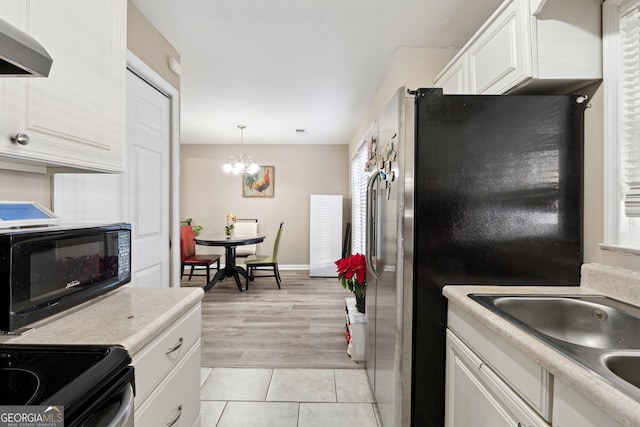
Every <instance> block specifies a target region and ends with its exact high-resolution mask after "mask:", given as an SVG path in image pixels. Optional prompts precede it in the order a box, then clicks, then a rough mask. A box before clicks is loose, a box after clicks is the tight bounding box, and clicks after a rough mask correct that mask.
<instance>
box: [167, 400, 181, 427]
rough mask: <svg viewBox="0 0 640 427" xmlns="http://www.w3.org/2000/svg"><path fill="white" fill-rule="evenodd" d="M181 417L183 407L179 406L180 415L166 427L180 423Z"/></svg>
mask: <svg viewBox="0 0 640 427" xmlns="http://www.w3.org/2000/svg"><path fill="white" fill-rule="evenodd" d="M181 416H182V405H180V406H178V415H176V417H175V418H174V419H173V420H171V422H169V423H167V424H166V427H171V426H173V425H175V423H177V422H178V420H179V419H180V417H181Z"/></svg>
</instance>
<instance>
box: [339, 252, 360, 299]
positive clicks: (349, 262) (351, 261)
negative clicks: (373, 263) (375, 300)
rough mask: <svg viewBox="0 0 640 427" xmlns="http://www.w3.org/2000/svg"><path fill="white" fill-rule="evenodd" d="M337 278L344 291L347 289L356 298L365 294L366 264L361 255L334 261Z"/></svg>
mask: <svg viewBox="0 0 640 427" xmlns="http://www.w3.org/2000/svg"><path fill="white" fill-rule="evenodd" d="M336 266H338V269H337V270H338V278H339V279H340V282H341V283H342V286H343V287H344V288H345V289H349V290H350V291H351V292H353V293H354V294H356V296H358V297H363V296H364V295H365V292H366V286H367V282H366V278H365V275H366V273H367V263H366V261H365V258H364V255H363V254H354V255H350V256H348V257H346V258H341V259H339V260H337V261H336Z"/></svg>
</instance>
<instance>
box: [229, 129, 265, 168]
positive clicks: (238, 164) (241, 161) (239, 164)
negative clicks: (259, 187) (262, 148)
mask: <svg viewBox="0 0 640 427" xmlns="http://www.w3.org/2000/svg"><path fill="white" fill-rule="evenodd" d="M245 128H246V126H245V125H238V129H240V157H237V158H236V157H235V156H229V160H227V163H225V164H224V165H223V166H222V170H223V171H224V172H226V173H233V174H235V175H238V174H241V173H247V174H249V175H255V174H256V173H257V172H258V171H259V170H260V166H259V165H258V164H257V163H256V162H254V161H253V157H251V156H248V157H247V158H246V159H245V158H244V157H243V156H242V155H243V152H242V147H243V145H242V144H243V142H244V129H245Z"/></svg>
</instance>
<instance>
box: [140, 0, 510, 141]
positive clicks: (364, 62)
mask: <svg viewBox="0 0 640 427" xmlns="http://www.w3.org/2000/svg"><path fill="white" fill-rule="evenodd" d="M132 1H133V3H134V4H135V5H136V7H137V8H138V9H139V10H140V11H141V12H142V14H143V15H144V16H145V17H146V18H147V19H148V20H149V21H150V22H151V23H152V24H153V25H154V26H155V27H156V28H157V29H158V31H160V33H162V35H163V36H164V37H165V38H166V39H167V40H168V41H169V43H171V45H173V47H174V48H175V49H176V50H177V51H178V52H179V53H180V55H181V66H182V67H181V68H182V76H181V81H180V85H181V87H180V96H181V100H180V102H181V113H180V114H181V140H182V143H193V144H229V143H232V144H233V143H240V131H239V130H238V129H237V125H239V124H244V125H246V126H247V128H246V129H245V131H244V143H245V144H347V143H349V141H350V139H351V138H352V137H353V136H354V135H353V133H354V132H355V129H356V127H357V125H358V123H359V121H360V120H361V117H362V115H363V114H364V112H365V110H366V108H367V105H368V103H369V102H370V101H371V98H372V96H373V94H374V93H375V91H376V89H377V87H378V85H379V83H380V81H381V80H382V78H383V76H384V74H385V72H386V70H387V68H388V67H389V65H390V63H391V60H392V59H393V57H394V54H395V51H396V50H397V48H398V47H436V48H450V47H461V46H462V45H464V43H465V42H466V41H467V40H468V39H469V37H470V36H471V35H472V34H473V33H474V32H475V31H476V30H477V29H478V28H479V27H480V26H481V25H482V23H483V22H484V21H485V20H486V19H487V18H488V17H489V16H490V15H491V13H492V12H493V11H494V10H495V9H496V8H497V6H498V5H499V4H500V2H501V0H271V1H263V0H233V1H221V0H182V1H175V0H132ZM296 129H305V130H306V135H305V136H300V135H298V133H296Z"/></svg>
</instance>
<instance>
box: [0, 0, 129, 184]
mask: <svg viewBox="0 0 640 427" xmlns="http://www.w3.org/2000/svg"><path fill="white" fill-rule="evenodd" d="M126 7H127V4H126V1H124V0H92V1H86V0H56V1H50V0H25V1H15V0H0V12H1V13H2V15H3V17H4V19H5V20H7V21H9V22H10V23H12V24H13V25H15V26H16V27H18V28H20V29H22V30H24V31H26V32H27V33H29V34H31V35H32V36H33V37H34V38H35V39H36V40H38V41H39V42H40V43H41V44H42V45H43V46H44V47H45V49H47V51H48V52H49V54H50V55H51V56H52V57H53V65H52V68H51V72H50V74H49V77H48V78H11V79H6V81H5V82H4V83H5V94H4V110H5V117H4V123H3V124H0V128H2V129H1V130H2V138H1V141H0V154H2V155H3V156H4V158H5V160H17V161H23V162H24V161H27V162H31V161H35V162H37V164H41V165H45V166H59V167H71V168H76V169H81V170H83V169H84V170H96V171H111V172H119V171H122V170H124V148H125V123H126V117H125V108H126V105H125V93H126V92H125V91H126V80H125V77H126ZM17 133H25V134H27V135H28V136H29V139H30V142H29V144H28V145H20V144H17V143H13V142H11V140H10V137H11V136H12V135H15V134H17Z"/></svg>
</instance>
